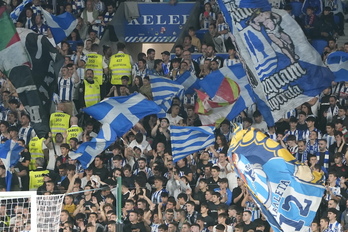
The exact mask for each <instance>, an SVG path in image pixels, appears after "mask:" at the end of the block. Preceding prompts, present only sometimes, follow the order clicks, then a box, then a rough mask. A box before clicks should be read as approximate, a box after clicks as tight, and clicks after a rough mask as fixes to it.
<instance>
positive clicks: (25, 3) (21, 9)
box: [10, 0, 33, 23]
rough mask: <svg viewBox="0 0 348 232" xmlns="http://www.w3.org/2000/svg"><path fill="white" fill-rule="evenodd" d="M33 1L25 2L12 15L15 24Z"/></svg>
mask: <svg viewBox="0 0 348 232" xmlns="http://www.w3.org/2000/svg"><path fill="white" fill-rule="evenodd" d="M32 1H33V0H24V1H23V2H22V3H21V4H19V5H18V6H17V7H16V8H15V9H14V10H13V11H12V12H11V14H10V16H11V19H12V20H13V22H14V23H16V22H17V21H18V18H19V16H20V15H21V13H22V11H23V10H24V7H25V6H26V5H27V4H28V3H31V2H32Z"/></svg>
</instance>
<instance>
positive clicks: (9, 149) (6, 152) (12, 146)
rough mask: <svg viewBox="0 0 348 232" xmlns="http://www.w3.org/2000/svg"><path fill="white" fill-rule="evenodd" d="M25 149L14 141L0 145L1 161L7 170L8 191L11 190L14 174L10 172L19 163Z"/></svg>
mask: <svg viewBox="0 0 348 232" xmlns="http://www.w3.org/2000/svg"><path fill="white" fill-rule="evenodd" d="M23 149H24V147H22V146H19V144H18V143H16V142H15V141H13V140H7V141H6V142H5V143H2V144H0V159H1V160H2V162H3V164H4V166H5V168H6V177H5V181H6V191H10V190H11V183H12V173H11V172H10V168H11V167H13V166H15V165H16V164H17V163H18V161H19V158H20V153H21V152H22V151H23Z"/></svg>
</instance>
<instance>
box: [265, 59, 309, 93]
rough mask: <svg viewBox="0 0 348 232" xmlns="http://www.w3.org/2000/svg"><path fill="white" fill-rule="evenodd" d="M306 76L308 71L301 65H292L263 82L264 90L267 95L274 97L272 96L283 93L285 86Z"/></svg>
mask: <svg viewBox="0 0 348 232" xmlns="http://www.w3.org/2000/svg"><path fill="white" fill-rule="evenodd" d="M305 74H306V70H305V69H303V68H302V67H301V66H300V64H299V63H295V64H292V65H290V66H288V67H286V68H284V69H282V70H280V71H279V72H278V73H275V74H273V75H272V76H269V77H267V78H265V79H264V80H262V85H263V90H264V91H265V93H266V94H268V95H271V96H272V94H275V93H279V92H281V91H282V89H281V88H283V87H284V86H285V85H287V84H289V83H290V82H292V81H295V80H297V79H298V78H300V77H302V76H303V75H305Z"/></svg>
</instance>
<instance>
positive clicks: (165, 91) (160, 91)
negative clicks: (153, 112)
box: [150, 75, 184, 118]
mask: <svg viewBox="0 0 348 232" xmlns="http://www.w3.org/2000/svg"><path fill="white" fill-rule="evenodd" d="M150 84H151V90H152V96H153V101H154V102H155V103H156V104H157V105H158V106H159V107H161V111H160V112H159V113H158V114H157V116H158V117H159V118H164V117H165V116H166V113H167V111H168V110H169V108H170V106H171V105H172V100H173V98H174V97H175V96H178V97H179V98H180V99H182V97H183V94H184V86H182V85H180V84H178V83H176V82H174V81H172V80H170V79H168V78H166V77H161V76H154V75H150Z"/></svg>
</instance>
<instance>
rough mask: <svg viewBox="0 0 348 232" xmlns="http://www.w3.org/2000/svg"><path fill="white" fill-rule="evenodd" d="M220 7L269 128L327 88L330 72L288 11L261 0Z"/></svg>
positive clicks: (224, 1) (228, 0)
mask: <svg viewBox="0 0 348 232" xmlns="http://www.w3.org/2000/svg"><path fill="white" fill-rule="evenodd" d="M219 6H220V8H221V10H222V11H223V13H224V15H225V18H226V21H227V23H229V26H230V28H232V30H231V31H232V33H233V37H234V38H235V41H234V42H235V44H236V47H237V50H238V52H239V55H240V56H241V58H242V61H243V63H244V64H245V67H246V68H247V69H248V70H247V73H248V75H249V81H250V84H251V85H252V87H253V89H254V92H255V93H256V95H257V97H258V99H257V100H258V103H259V104H258V105H259V106H258V108H259V110H260V111H261V112H262V113H263V115H264V118H265V119H266V120H267V123H268V124H269V125H270V124H273V123H274V122H276V121H277V120H278V119H280V118H282V117H283V116H284V113H286V112H287V111H289V110H292V109H294V108H295V107H297V106H299V105H300V104H301V103H303V102H306V101H309V100H310V99H311V98H313V97H315V96H317V95H318V94H319V93H320V92H321V91H322V90H323V89H325V88H327V87H328V86H330V85H331V81H332V80H333V74H332V73H331V71H330V70H329V69H328V68H326V67H325V66H324V64H323V62H322V60H321V57H320V55H319V54H318V52H316V51H315V49H314V48H313V47H312V46H311V45H310V44H309V42H308V41H307V39H306V37H305V36H304V34H303V32H302V30H301V28H300V26H299V25H298V24H297V23H296V21H295V20H294V19H293V18H292V17H291V16H290V15H289V14H288V13H287V12H286V11H284V10H277V9H271V8H270V6H269V4H268V2H267V1H266V2H264V1H262V0H257V1H256V0H219Z"/></svg>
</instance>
